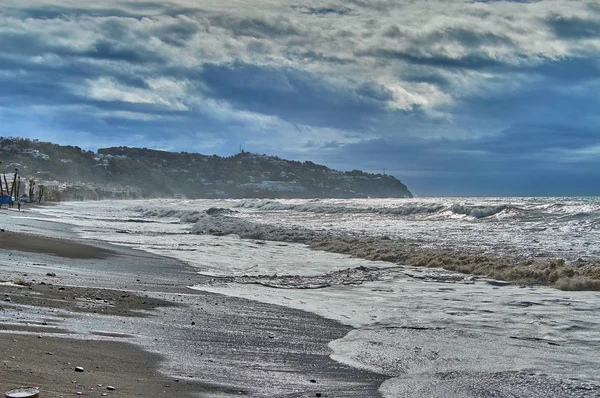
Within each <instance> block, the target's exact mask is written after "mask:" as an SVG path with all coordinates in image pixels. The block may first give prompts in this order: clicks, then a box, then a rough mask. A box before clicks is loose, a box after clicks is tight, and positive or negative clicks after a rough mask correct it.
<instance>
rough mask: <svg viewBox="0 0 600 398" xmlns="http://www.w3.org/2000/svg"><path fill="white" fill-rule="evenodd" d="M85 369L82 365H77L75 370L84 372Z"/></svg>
mask: <svg viewBox="0 0 600 398" xmlns="http://www.w3.org/2000/svg"><path fill="white" fill-rule="evenodd" d="M84 370H85V369H84V368H82V367H81V366H77V367H75V372H83V371H84Z"/></svg>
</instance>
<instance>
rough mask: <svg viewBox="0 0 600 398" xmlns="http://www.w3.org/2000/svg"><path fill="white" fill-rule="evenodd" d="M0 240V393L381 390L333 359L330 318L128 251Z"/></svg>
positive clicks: (18, 237) (327, 393)
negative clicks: (215, 287)
mask: <svg viewBox="0 0 600 398" xmlns="http://www.w3.org/2000/svg"><path fill="white" fill-rule="evenodd" d="M0 248H1V249H2V250H0V282H12V284H2V285H0V299H1V300H2V301H0V359H1V360H2V361H3V362H2V364H0V393H4V392H5V391H7V390H10V389H12V388H17V387H23V386H37V387H40V389H41V396H42V397H68V396H76V394H77V393H78V392H80V393H82V394H83V395H84V396H102V394H108V396H121V397H158V396H168V397H213V396H215V397H216V396H224V397H229V396H260V397H316V396H322V397H378V396H380V395H379V393H378V391H377V388H378V387H379V385H380V384H381V382H383V380H384V378H383V377H382V376H381V375H377V374H373V373H369V372H364V371H359V370H356V369H354V368H351V367H348V366H345V365H342V364H339V363H337V362H335V361H333V360H331V359H330V358H329V354H330V352H331V351H330V349H329V348H328V346H327V344H328V342H330V341H331V340H334V339H338V338H341V337H343V336H344V335H346V333H348V332H349V331H350V328H349V327H347V326H343V325H341V324H339V323H337V322H334V321H330V320H326V319H323V318H320V317H318V316H316V315H313V314H310V313H306V312H303V311H297V310H291V309H288V308H285V307H280V306H273V305H267V304H262V303H256V302H251V301H247V300H242V299H237V298H230V297H225V296H221V295H216V294H211V293H204V292H199V291H192V290H189V289H187V288H186V286H187V285H190V284H193V283H195V282H197V281H198V280H199V278H200V276H198V275H197V274H195V273H194V272H193V270H191V269H189V268H187V267H186V266H185V265H184V264H181V263H179V262H177V261H175V260H172V259H167V258H163V257H159V256H153V255H150V254H148V253H143V252H138V251H135V250H130V249H126V248H121V247H109V246H107V245H106V244H98V245H96V243H94V245H93V246H92V245H88V244H84V243H81V242H77V241H73V240H61V239H50V238H44V237H40V236H36V235H27V234H20V233H13V232H8V231H3V232H0ZM75 286H78V287H75ZM80 319H81V320H82V322H79V323H77V320H80ZM73 324H78V325H84V326H85V328H83V329H78V330H71V329H70V327H69V325H73ZM114 325H121V326H118V327H116V326H114ZM150 351H152V352H150ZM77 366H81V367H83V368H84V369H85V371H84V372H76V371H75V367H77ZM161 371H162V372H161ZM107 386H114V387H115V390H108V389H107Z"/></svg>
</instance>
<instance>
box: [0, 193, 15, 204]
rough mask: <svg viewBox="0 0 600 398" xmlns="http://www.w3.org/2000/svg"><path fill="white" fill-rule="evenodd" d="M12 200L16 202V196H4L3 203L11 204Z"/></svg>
mask: <svg viewBox="0 0 600 398" xmlns="http://www.w3.org/2000/svg"><path fill="white" fill-rule="evenodd" d="M11 199H12V201H13V202H14V201H15V197H14V196H9V195H4V196H3V197H2V203H10V201H11Z"/></svg>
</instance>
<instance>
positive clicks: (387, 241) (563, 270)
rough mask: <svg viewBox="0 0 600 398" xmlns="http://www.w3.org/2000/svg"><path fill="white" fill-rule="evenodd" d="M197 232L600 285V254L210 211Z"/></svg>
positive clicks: (567, 284) (554, 282)
mask: <svg viewBox="0 0 600 398" xmlns="http://www.w3.org/2000/svg"><path fill="white" fill-rule="evenodd" d="M193 232H194V233H198V234H211V235H217V236H220V235H230V234H232V235H237V236H239V237H241V238H246V239H261V240H272V241H283V242H295V243H304V244H307V245H309V246H310V247H311V248H313V249H318V250H325V251H329V252H335V253H343V254H347V255H350V256H353V257H358V258H363V259H367V260H372V261H386V262H391V263H395V264H399V265H410V266H421V267H429V268H443V269H446V270H449V271H455V272H460V273H463V274H470V275H477V276H484V277H488V278H492V279H498V280H507V281H513V282H517V283H521V284H543V285H551V286H555V287H558V288H561V289H563V290H600V260H599V259H587V260H586V259H578V260H577V261H571V262H566V261H564V260H562V259H554V258H533V257H523V256H517V255H513V256H511V255H505V256H498V255H493V254H487V253H483V252H480V251H478V250H477V249H476V248H473V249H472V250H471V251H465V250H461V251H459V250H454V249H449V248H437V247H425V246H423V245H422V243H421V242H418V241H412V240H404V239H400V238H390V237H374V236H364V235H347V234H346V235H340V234H336V233H334V232H333V231H329V230H328V231H313V230H309V229H305V228H300V227H282V226H278V225H271V224H261V223H256V222H253V221H251V220H248V219H243V218H239V217H232V216H223V215H209V214H206V212H204V213H203V214H199V215H198V217H197V221H196V223H195V225H194V226H193Z"/></svg>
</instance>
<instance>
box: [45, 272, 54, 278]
mask: <svg viewBox="0 0 600 398" xmlns="http://www.w3.org/2000/svg"><path fill="white" fill-rule="evenodd" d="M46 276H51V277H56V274H55V273H54V272H47V273H46Z"/></svg>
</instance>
